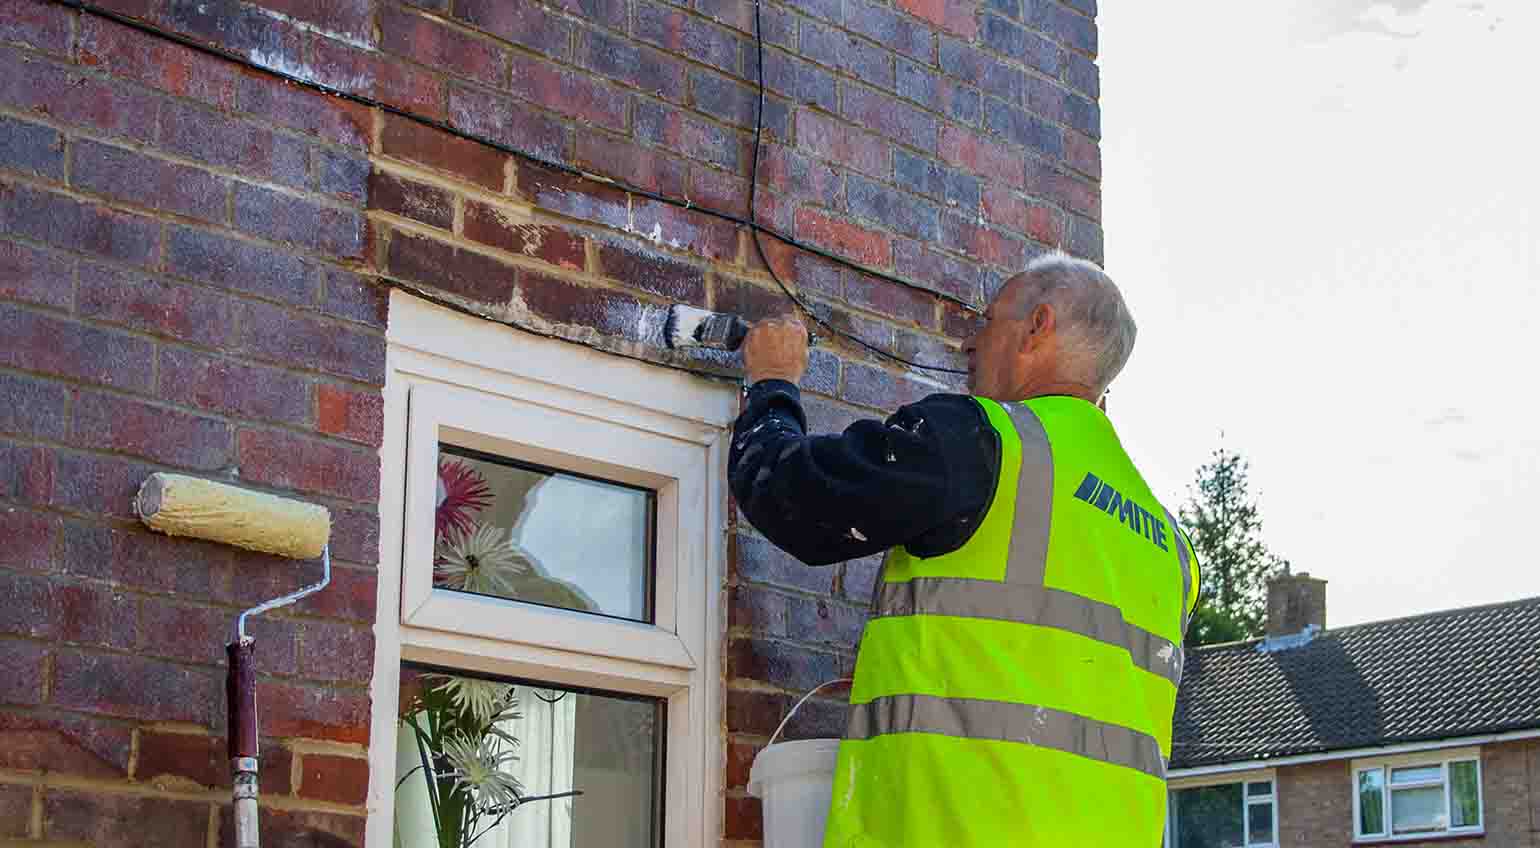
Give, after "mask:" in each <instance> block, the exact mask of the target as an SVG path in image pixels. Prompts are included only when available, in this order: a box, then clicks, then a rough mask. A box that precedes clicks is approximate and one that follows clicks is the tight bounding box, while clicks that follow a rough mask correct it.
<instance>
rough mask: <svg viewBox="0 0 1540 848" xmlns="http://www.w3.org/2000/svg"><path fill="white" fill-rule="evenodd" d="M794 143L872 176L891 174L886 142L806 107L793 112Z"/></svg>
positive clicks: (890, 161) (885, 177) (886, 176)
mask: <svg viewBox="0 0 1540 848" xmlns="http://www.w3.org/2000/svg"><path fill="white" fill-rule="evenodd" d="M797 146H798V147H800V148H802V149H803V150H806V151H808V152H810V153H815V154H818V155H819V156H822V157H824V158H826V159H829V160H831V161H833V162H838V163H839V164H841V165H845V166H848V167H851V168H854V169H856V170H857V171H861V172H863V173H867V174H871V175H872V176H875V177H882V178H884V179H887V178H888V177H889V176H891V173H890V172H891V169H892V159H891V156H890V149H889V146H888V144H887V142H884V141H883V140H882V139H880V138H878V137H877V136H875V135H871V134H869V133H864V132H861V131H859V130H857V129H855V128H853V127H851V126H850V125H849V124H845V123H842V122H840V121H839V120H838V119H836V118H831V117H829V116H827V115H820V114H818V113H816V112H812V111H810V110H807V109H802V110H800V111H798V112H797Z"/></svg>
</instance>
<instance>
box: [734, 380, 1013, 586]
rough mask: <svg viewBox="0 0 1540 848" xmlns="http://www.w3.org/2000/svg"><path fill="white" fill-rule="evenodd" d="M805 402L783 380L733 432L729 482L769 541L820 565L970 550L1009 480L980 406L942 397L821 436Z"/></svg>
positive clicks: (758, 397) (763, 393) (766, 389)
mask: <svg viewBox="0 0 1540 848" xmlns="http://www.w3.org/2000/svg"><path fill="white" fill-rule="evenodd" d="M801 397H802V396H801V392H800V391H799V390H798V389H797V387H796V386H794V385H792V384H791V383H788V382H785V381H783V380H763V381H761V382H758V383H756V384H754V385H753V386H752V387H751V388H750V389H749V393H748V404H747V407H746V408H745V409H744V411H743V413H742V414H741V415H739V416H738V420H737V422H736V423H735V424H734V425H733V444H732V450H731V451H730V453H729V455H728V481H729V484H730V485H731V487H732V492H733V496H734V497H735V498H737V501H738V508H739V511H740V512H742V514H743V516H744V517H745V518H747V519H748V521H749V523H750V524H753V525H754V527H755V528H757V529H758V530H759V532H761V533H763V534H764V535H765V538H767V539H769V540H770V541H771V542H773V543H774V544H775V545H776V546H777V547H779V548H781V549H782V550H784V551H786V552H787V553H789V554H791V555H792V556H794V557H796V558H797V559H799V560H801V561H803V562H805V563H807V564H808V565H827V564H830V563H835V562H843V561H845V560H849V559H856V558H859V557H863V556H867V555H870V554H874V553H878V552H881V551H885V550H887V549H889V548H893V547H897V546H899V545H904V546H906V547H907V548H908V549H909V551H910V553H913V554H915V555H917V556H938V555H940V554H943V553H947V552H949V551H953V550H956V549H957V548H959V547H962V545H963V543H964V542H966V541H967V540H968V538H969V537H970V536H971V535H972V534H973V531H974V529H975V528H977V527H978V524H979V522H980V521H982V520H983V518H984V514H985V512H986V511H987V510H988V508H989V503H990V499H991V497H992V496H993V493H994V490H995V481H996V479H997V476H998V474H999V470H1000V439H999V436H998V434H996V433H995V431H994V428H993V427H991V426H990V424H989V420H988V418H987V417H986V416H985V414H984V410H983V409H981V408H980V407H979V405H978V404H977V403H976V402H974V401H973V399H972V398H969V397H968V396H966V395H954V394H935V395H931V396H929V397H927V398H925V399H924V400H921V401H918V402H916V403H913V404H910V405H908V406H905V407H902V408H900V409H899V410H898V411H897V412H895V413H894V414H893V416H892V417H890V418H889V419H888V420H887V421H885V422H883V421H877V420H875V419H869V420H862V421H857V422H855V423H854V424H851V425H850V426H849V427H847V428H846V429H845V432H844V433H843V434H841V435H837V436H835V435H825V436H810V435H807V434H806V430H807V419H806V417H805V416H804V414H803V412H802V401H801Z"/></svg>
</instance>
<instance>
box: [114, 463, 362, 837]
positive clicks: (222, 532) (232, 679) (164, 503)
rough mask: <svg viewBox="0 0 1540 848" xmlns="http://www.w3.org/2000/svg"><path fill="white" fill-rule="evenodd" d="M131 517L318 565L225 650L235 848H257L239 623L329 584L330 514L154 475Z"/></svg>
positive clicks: (176, 532)
mask: <svg viewBox="0 0 1540 848" xmlns="http://www.w3.org/2000/svg"><path fill="white" fill-rule="evenodd" d="M134 511H135V512H136V513H137V514H138V515H139V519H140V520H141V521H143V522H144V523H145V525H147V526H148V527H150V528H151V529H153V530H158V531H160V532H162V533H165V534H167V535H169V536H185V537H190V538H197V539H206V540H208V541H211V542H219V543H220V544H225V545H234V546H236V547H240V548H246V549H247V550H252V551H259V552H261V553H267V554H276V555H278V556H285V557H291V558H293V559H315V558H316V557H320V558H321V563H322V565H321V581H320V582H319V583H315V584H313V585H310V586H306V587H304V588H302V589H299V590H298V591H295V592H291V593H290V594H287V595H284V596H282V597H279V598H273V599H272V600H269V601H265V602H263V603H260V604H258V605H256V606H254V607H252V608H251V609H248V610H245V611H244V612H242V613H241V614H240V616H239V617H238V618H237V619H236V622H235V638H234V640H233V641H231V642H230V643H229V644H228V645H226V646H225V652H226V654H227V655H228V656H229V660H230V667H229V669H228V671H227V673H226V677H225V697H226V699H227V708H228V710H229V719H230V721H229V724H230V727H229V744H228V750H229V757H230V769H231V773H232V775H233V778H234V779H233V784H234V787H233V789H232V797H233V801H234V804H235V845H236V848H258V845H259V835H258V827H257V787H258V782H257V767H258V756H257V672H256V664H255V662H254V660H253V649H254V648H255V640H253V639H252V638H251V637H250V636H248V635H246V619H247V618H248V617H250V616H253V615H260V614H262V613H264V612H267V611H268V610H272V609H277V608H278V607H282V606H287V605H289V604H292V603H294V602H295V601H298V600H299V599H300V598H303V597H305V596H306V595H310V594H312V593H315V592H319V591H320V590H321V589H324V588H325V587H326V585H327V584H328V583H330V582H331V575H332V564H331V547H330V544H329V542H330V539H331V513H330V512H329V511H328V510H327V509H326V508H325V507H322V506H317V505H315V504H310V503H304V502H301V501H295V500H290V499H288V498H280V497H277V496H276V495H269V494H265V493H262V492H254V491H251V490H249V489H242V488H240V487H237V486H230V485H227V484H224V483H216V482H214V481H212V480H203V479H199V478H197V477H187V476H183V475H180V474H165V473H155V474H152V475H150V477H149V479H147V480H145V481H144V484H143V485H142V486H140V488H139V494H138V495H137V496H136V497H135V499H134Z"/></svg>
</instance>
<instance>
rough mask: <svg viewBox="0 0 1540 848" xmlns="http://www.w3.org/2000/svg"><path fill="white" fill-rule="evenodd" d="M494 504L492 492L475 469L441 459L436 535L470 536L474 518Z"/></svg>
mask: <svg viewBox="0 0 1540 848" xmlns="http://www.w3.org/2000/svg"><path fill="white" fill-rule="evenodd" d="M491 503H492V490H491V489H490V488H488V487H487V481H486V479H485V478H483V477H482V476H481V475H480V474H479V473H477V472H476V470H475V469H474V468H471V467H470V466H469V465H466V464H465V463H463V462H449V461H447V460H442V459H441V460H439V464H438V512H437V513H436V514H435V515H434V520H433V532H434V535H436V536H439V537H442V536H443V535H444V534H445V533H446V532H448V531H451V530H453V531H454V532H455V533H457V534H461V535H463V534H465V533H469V532H470V530H471V526H472V516H473V515H475V514H476V513H477V512H480V511H481V510H482V509H484V508H485V507H487V506H489V505H490V504H491Z"/></svg>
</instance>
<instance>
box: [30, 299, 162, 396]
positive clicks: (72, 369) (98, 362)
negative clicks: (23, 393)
mask: <svg viewBox="0 0 1540 848" xmlns="http://www.w3.org/2000/svg"><path fill="white" fill-rule="evenodd" d="M0 338H3V339H5V340H6V343H5V344H4V345H0V364H3V365H5V366H7V367H10V368H25V369H27V370H29V371H40V372H43V373H46V374H56V375H59V376H61V377H69V378H72V379H76V380H82V381H85V382H89V383H99V384H101V385H106V386H112V387H114V388H119V389H126V390H130V391H140V392H144V391H148V390H149V388H150V385H151V383H152V382H153V380H154V369H153V358H154V356H155V350H154V345H153V344H152V343H151V342H149V341H147V340H145V339H140V338H135V337H133V336H127V335H122V334H120V333H115V332H111V331H108V330H101V329H97V328H95V327H91V326H87V325H82V324H76V323H74V322H72V321H65V320H63V319H60V318H55V317H53V316H51V315H42V314H39V313H36V312H29V311H26V310H23V309H17V308H16V307H13V306H9V305H5V304H0Z"/></svg>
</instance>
